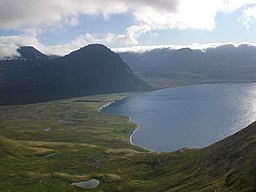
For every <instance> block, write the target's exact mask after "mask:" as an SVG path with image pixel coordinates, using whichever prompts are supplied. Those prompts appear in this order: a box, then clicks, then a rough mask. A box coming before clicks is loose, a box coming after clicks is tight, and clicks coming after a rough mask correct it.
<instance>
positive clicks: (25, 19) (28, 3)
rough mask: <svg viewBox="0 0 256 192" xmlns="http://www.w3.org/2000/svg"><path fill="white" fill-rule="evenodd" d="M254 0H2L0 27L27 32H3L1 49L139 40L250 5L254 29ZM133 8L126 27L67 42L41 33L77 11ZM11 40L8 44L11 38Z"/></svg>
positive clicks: (67, 22)
mask: <svg viewBox="0 0 256 192" xmlns="http://www.w3.org/2000/svg"><path fill="white" fill-rule="evenodd" d="M249 5H250V6H252V5H256V0H157V1H149V0H108V1H105V0H54V1H53V0H43V1H39V0H33V1H32V0H1V1H0V29H14V30H19V31H21V32H22V33H23V34H22V35H19V36H13V37H8V36H7V37H6V36H2V37H0V43H1V44H0V48H1V52H0V54H1V55H5V56H6V55H8V54H7V53H8V50H10V54H9V55H15V54H17V53H15V51H13V49H15V48H16V47H17V46H18V45H32V46H35V47H36V48H38V49H40V50H41V51H43V52H45V53H47V54H48V53H51V54H60V55H63V54H67V53H69V52H70V51H72V50H75V49H78V48H80V47H82V46H85V45H87V44H89V43H104V44H106V45H113V44H118V45H120V46H131V45H139V38H140V37H141V35H143V34H145V33H147V32H150V31H152V30H158V29H182V30H183V29H204V30H213V29H214V27H215V17H216V14H217V13H218V12H223V13H229V12H234V11H236V10H238V9H240V8H244V9H246V10H245V11H244V13H243V15H242V16H241V18H240V20H241V21H242V23H243V24H244V25H245V26H246V27H247V28H248V29H250V28H251V26H252V24H253V23H254V21H255V19H256V16H255V15H256V14H255V12H256V11H255V10H256V8H255V7H254V8H249V7H246V6H249ZM125 13H129V14H131V15H132V16H133V17H134V23H133V24H132V25H131V26H129V27H128V28H127V29H126V31H124V33H121V34H115V33H114V32H111V33H107V34H98V33H97V32H96V33H95V34H89V33H86V34H85V35H81V36H79V37H77V38H76V39H75V40H73V41H71V42H69V43H66V44H64V45H53V46H44V45H42V44H41V43H40V42H39V41H38V39H37V34H38V33H43V32H45V31H47V30H54V31H58V30H65V27H66V26H77V25H79V20H78V17H79V15H81V14H83V15H102V17H103V18H104V19H106V20H108V19H111V18H110V17H111V15H114V14H125ZM9 43H10V44H9Z"/></svg>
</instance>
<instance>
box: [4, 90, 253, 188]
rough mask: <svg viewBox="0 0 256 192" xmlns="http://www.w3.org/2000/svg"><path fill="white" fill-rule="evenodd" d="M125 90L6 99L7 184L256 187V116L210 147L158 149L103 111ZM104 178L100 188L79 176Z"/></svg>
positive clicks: (124, 120)
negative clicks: (12, 102)
mask: <svg viewBox="0 0 256 192" xmlns="http://www.w3.org/2000/svg"><path fill="white" fill-rule="evenodd" d="M121 96H124V95H118V94H115V95H101V96H93V97H81V98H73V99H67V100H59V101H52V102H47V103H39V104H31V105H19V106H0V191H1V192H2V191H3V192H5V191H15V192H16V191H25V192H29V191H31V192H34V191H37V192H40V191H111V192H113V191H239V192H240V191H253V190H255V189H256V164H255V161H256V150H255V147H256V124H255V123H254V124H252V125H251V126H249V127H248V128H246V129H244V130H242V131H241V132H239V133H237V134H235V135H234V136H231V137H229V138H227V139H225V140H223V141H221V142H218V143H216V144H214V145H212V146H210V147H207V148H205V149H197V150H196V149H193V150H192V149H190V150H189V149H186V150H180V151H177V152H173V153H153V152H148V151H145V150H143V149H140V148H138V147H136V146H133V145H130V144H129V143H128V142H127V138H128V135H129V133H130V132H131V131H132V130H133V129H134V128H135V125H134V124H133V123H131V122H129V119H128V118H127V117H122V116H113V115H109V114H105V113H100V112H98V111H97V109H98V108H99V107H100V106H102V105H103V104H104V103H107V102H109V101H111V100H113V99H116V98H119V97H121ZM92 178H95V179H98V180H99V181H100V182H101V183H100V185H99V186H98V187H97V188H96V189H91V190H84V189H80V188H78V187H76V186H71V183H73V182H77V181H84V180H88V179H92Z"/></svg>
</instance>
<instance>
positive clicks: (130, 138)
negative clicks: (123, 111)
mask: <svg viewBox="0 0 256 192" xmlns="http://www.w3.org/2000/svg"><path fill="white" fill-rule="evenodd" d="M130 96H131V95H130ZM127 97H129V96H123V97H120V98H117V99H114V100H112V101H110V102H107V103H105V104H103V105H102V106H100V107H98V108H97V111H98V112H101V110H102V109H103V108H105V107H108V106H110V105H111V104H113V103H115V102H116V101H120V100H122V99H125V98H127ZM113 115H116V114H113ZM124 116H125V115H124ZM125 117H128V118H129V122H131V123H133V124H135V128H134V129H133V130H132V131H130V132H129V133H128V134H127V141H128V143H129V144H131V145H133V146H137V147H140V146H138V145H136V144H134V143H133V142H132V135H133V134H134V133H135V132H136V131H137V130H138V129H139V127H140V126H139V124H138V123H136V122H134V121H133V120H132V118H131V117H129V116H125ZM140 148H142V149H144V148H143V147H140ZM145 150H148V149H145ZM148 151H150V150H148Z"/></svg>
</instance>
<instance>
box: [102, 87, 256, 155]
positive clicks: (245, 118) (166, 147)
mask: <svg viewBox="0 0 256 192" xmlns="http://www.w3.org/2000/svg"><path fill="white" fill-rule="evenodd" d="M101 111H102V112H107V113H112V114H118V115H125V116H129V117H130V118H131V120H132V121H133V122H135V123H136V124H137V125H138V129H136V130H135V131H134V132H133V134H132V135H131V138H130V140H131V142H132V143H133V144H135V145H138V146H140V147H142V148H145V149H148V150H152V151H166V152H169V151H175V150H179V149H181V148H184V147H188V148H202V147H206V146H208V145H210V144H213V143H215V142H217V141H219V140H221V139H223V138H225V137H228V136H230V135H232V134H234V133H236V132H238V131H239V130H241V129H242V128H245V127H246V126H247V125H249V124H250V123H252V122H253V121H255V120H256V83H237V84H236V83H234V84H232V83H226V84H202V85H192V86H184V87H176V88H168V89H161V90H157V91H152V92H147V93H142V94H138V95H135V96H131V97H127V98H124V99H121V100H117V101H115V102H113V103H112V104H111V105H109V106H107V107H104V108H102V110H101Z"/></svg>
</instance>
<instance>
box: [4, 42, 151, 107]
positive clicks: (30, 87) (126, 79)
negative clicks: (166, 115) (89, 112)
mask: <svg viewBox="0 0 256 192" xmlns="http://www.w3.org/2000/svg"><path fill="white" fill-rule="evenodd" d="M18 51H19V52H20V53H21V57H19V58H18V59H14V60H6V61H1V62H0V68H1V70H0V77H2V78H1V79H0V91H1V92H2V93H3V94H2V95H1V96H0V98H1V102H0V103H2V104H4V103H5V104H11V103H16V102H17V103H30V102H41V101H48V100H54V99H63V98H69V97H77V96H84V95H93V94H104V93H116V92H131V91H145V90H149V89H151V87H150V86H149V85H148V84H147V83H146V82H144V81H143V80H141V79H140V78H138V77H137V76H136V75H135V74H134V73H133V72H132V70H131V69H130V67H129V66H127V64H125V63H124V62H123V60H122V59H121V58H120V56H119V55H118V54H116V53H114V52H112V51H111V50H110V49H108V48H107V47H105V46H104V45H99V44H93V45H88V46H85V47H83V48H81V49H79V50H77V51H74V52H72V53H70V54H68V55H66V56H64V57H58V58H55V59H50V58H49V57H47V56H45V55H44V54H42V53H40V52H39V51H37V50H36V49H34V48H32V47H22V48H20V49H19V50H18Z"/></svg>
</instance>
